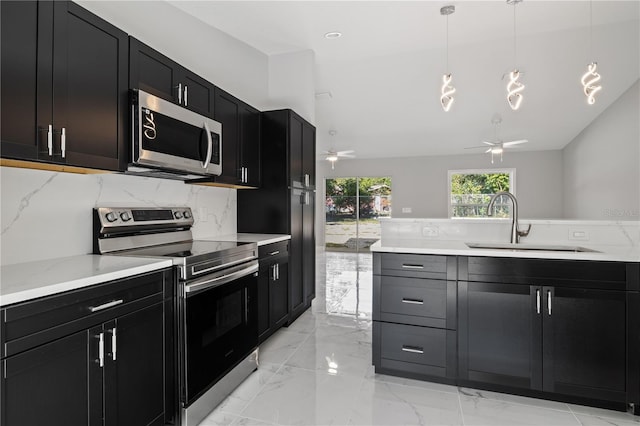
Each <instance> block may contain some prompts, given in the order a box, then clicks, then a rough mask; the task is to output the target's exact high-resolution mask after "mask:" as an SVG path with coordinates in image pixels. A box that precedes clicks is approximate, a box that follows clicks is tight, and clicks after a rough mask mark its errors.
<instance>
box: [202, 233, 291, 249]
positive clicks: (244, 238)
mask: <svg viewBox="0 0 640 426" xmlns="http://www.w3.org/2000/svg"><path fill="white" fill-rule="evenodd" d="M197 239H198V240H208V241H236V242H239V243H257V244H258V246H266V245H267V244H272V243H278V242H280V241H286V240H290V239H291V235H288V234H248V233H238V234H226V235H217V236H215V237H204V238H197Z"/></svg>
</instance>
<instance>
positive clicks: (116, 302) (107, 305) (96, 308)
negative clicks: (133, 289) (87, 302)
mask: <svg viewBox="0 0 640 426" xmlns="http://www.w3.org/2000/svg"><path fill="white" fill-rule="evenodd" d="M123 302H124V299H119V300H112V301H111V302H107V303H104V304H102V305H100V306H90V307H89V310H90V311H91V312H92V313H93V312H98V311H101V310H103V309H107V308H111V307H113V306H117V305H119V304H121V303H123Z"/></svg>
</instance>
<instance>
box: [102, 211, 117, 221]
mask: <svg viewBox="0 0 640 426" xmlns="http://www.w3.org/2000/svg"><path fill="white" fill-rule="evenodd" d="M104 217H105V218H106V219H107V221H108V222H115V221H116V220H118V215H117V214H115V213H114V212H109V213H107V214H106V215H105V216H104Z"/></svg>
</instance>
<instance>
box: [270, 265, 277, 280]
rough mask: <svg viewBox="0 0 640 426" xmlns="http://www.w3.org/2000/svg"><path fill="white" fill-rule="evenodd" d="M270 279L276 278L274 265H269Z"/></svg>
mask: <svg viewBox="0 0 640 426" xmlns="http://www.w3.org/2000/svg"><path fill="white" fill-rule="evenodd" d="M271 279H272V280H274V281H275V280H276V265H271Z"/></svg>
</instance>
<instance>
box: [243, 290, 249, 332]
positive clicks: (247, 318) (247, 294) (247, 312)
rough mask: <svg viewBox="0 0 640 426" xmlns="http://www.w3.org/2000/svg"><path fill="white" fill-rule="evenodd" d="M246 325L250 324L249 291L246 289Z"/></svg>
mask: <svg viewBox="0 0 640 426" xmlns="http://www.w3.org/2000/svg"><path fill="white" fill-rule="evenodd" d="M244 323H245V324H248V323H249V290H247V288H246V287H245V288H244Z"/></svg>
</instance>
